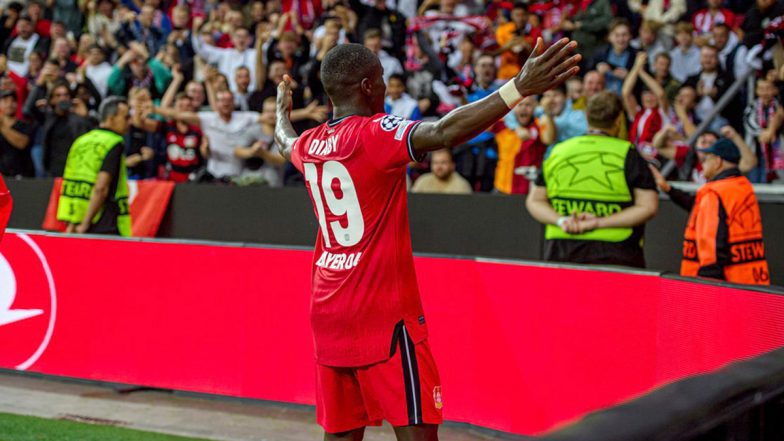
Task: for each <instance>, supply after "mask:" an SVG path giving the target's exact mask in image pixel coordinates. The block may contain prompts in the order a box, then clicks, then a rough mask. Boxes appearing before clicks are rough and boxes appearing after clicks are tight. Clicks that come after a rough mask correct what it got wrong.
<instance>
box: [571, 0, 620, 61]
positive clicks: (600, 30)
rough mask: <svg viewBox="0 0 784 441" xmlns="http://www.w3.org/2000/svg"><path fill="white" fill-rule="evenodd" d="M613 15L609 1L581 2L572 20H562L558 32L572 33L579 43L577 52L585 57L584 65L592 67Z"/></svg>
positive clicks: (590, 0) (591, 0) (592, 0)
mask: <svg viewBox="0 0 784 441" xmlns="http://www.w3.org/2000/svg"><path fill="white" fill-rule="evenodd" d="M612 17H613V13H612V9H611V8H610V1H609V0H588V1H581V2H580V6H579V8H578V9H577V13H576V14H575V15H574V17H573V18H572V19H571V20H562V21H561V23H560V25H559V27H558V30H561V31H566V32H571V33H572V39H574V41H576V42H577V44H578V46H577V52H578V53H579V54H581V55H582V56H583V64H584V65H590V63H591V57H593V56H594V53H595V51H596V48H597V47H598V46H599V45H601V44H602V42H603V41H604V37H605V35H607V27H608V26H610V22H611V20H612Z"/></svg>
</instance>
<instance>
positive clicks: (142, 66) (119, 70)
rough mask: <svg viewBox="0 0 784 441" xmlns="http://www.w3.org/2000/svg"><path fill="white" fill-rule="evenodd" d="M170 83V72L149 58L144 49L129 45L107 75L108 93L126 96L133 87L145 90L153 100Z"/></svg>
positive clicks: (157, 97)
mask: <svg viewBox="0 0 784 441" xmlns="http://www.w3.org/2000/svg"><path fill="white" fill-rule="evenodd" d="M170 81H171V71H169V69H168V68H166V66H164V65H163V64H162V63H161V62H160V61H159V60H158V59H156V58H150V56H149V53H148V52H147V50H146V49H145V47H144V46H143V45H141V44H139V43H131V44H130V46H128V49H127V50H126V51H125V53H124V54H123V56H122V57H120V59H119V60H118V61H117V64H115V65H114V67H113V68H112V73H111V75H109V80H108V89H109V93H110V94H112V95H118V96H128V92H129V91H130V90H131V89H132V88H134V87H141V88H146V89H148V90H149V91H150V95H151V96H152V98H153V99H154V100H158V99H160V98H161V96H163V93H164V92H165V91H166V87H167V86H168V85H169V82H170Z"/></svg>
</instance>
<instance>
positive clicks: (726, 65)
mask: <svg viewBox="0 0 784 441" xmlns="http://www.w3.org/2000/svg"><path fill="white" fill-rule="evenodd" d="M713 44H714V46H716V49H718V51H719V62H720V63H721V68H722V69H723V70H724V71H725V72H729V73H731V74H732V75H733V77H734V78H736V79H737V78H743V77H745V76H746V74H747V73H749V72H750V71H751V67H750V66H749V65H748V63H746V54H747V53H748V49H747V48H746V46H744V45H743V44H741V42H740V41H739V40H738V37H737V36H735V33H733V32H732V29H730V27H729V26H727V25H726V24H723V23H719V24H717V25H715V26H714V27H713Z"/></svg>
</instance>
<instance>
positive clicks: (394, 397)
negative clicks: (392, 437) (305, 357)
mask: <svg viewBox="0 0 784 441" xmlns="http://www.w3.org/2000/svg"><path fill="white" fill-rule="evenodd" d="M395 340H397V342H393V350H394V354H393V355H392V357H391V358H390V359H389V360H386V361H382V362H380V363H376V364H372V365H370V366H363V367H356V368H351V367H349V368H346V367H331V366H323V365H317V366H316V419H317V420H318V423H319V425H321V427H323V428H324V431H326V432H327V433H340V432H347V431H349V430H354V429H358V428H360V427H365V426H380V425H381V421H382V420H387V421H388V422H389V423H390V424H391V425H392V426H395V427H400V426H411V425H416V424H441V423H442V422H443V418H442V417H441V407H442V403H441V380H440V379H439V377H438V368H436V363H435V360H433V355H432V354H431V353H430V346H429V345H428V343H427V340H423V341H422V342H420V343H418V344H414V343H413V342H412V341H411V338H410V337H409V336H408V332H407V331H406V328H405V327H404V326H402V322H401V325H400V326H399V327H398V328H396V332H395Z"/></svg>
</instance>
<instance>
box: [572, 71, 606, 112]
mask: <svg viewBox="0 0 784 441" xmlns="http://www.w3.org/2000/svg"><path fill="white" fill-rule="evenodd" d="M602 90H604V75H602V74H600V73H599V72H598V71H595V70H592V71H589V72H586V73H585V76H584V77H583V90H582V95H581V96H580V98H577V100H575V101H573V102H572V109H574V110H585V108H586V107H587V106H588V100H589V99H591V97H592V96H594V95H596V94H597V93H599V92H601V91H602Z"/></svg>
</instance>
